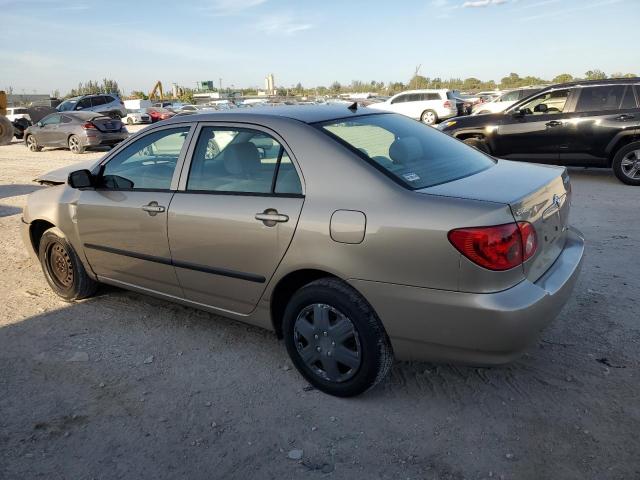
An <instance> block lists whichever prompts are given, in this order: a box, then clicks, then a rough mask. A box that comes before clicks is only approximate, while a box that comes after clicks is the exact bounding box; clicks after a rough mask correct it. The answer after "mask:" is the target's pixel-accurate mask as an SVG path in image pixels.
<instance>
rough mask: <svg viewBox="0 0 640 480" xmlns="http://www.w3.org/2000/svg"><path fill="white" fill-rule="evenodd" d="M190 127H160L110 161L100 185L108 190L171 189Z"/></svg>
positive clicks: (104, 170) (104, 168)
mask: <svg viewBox="0 0 640 480" xmlns="http://www.w3.org/2000/svg"><path fill="white" fill-rule="evenodd" d="M189 129H190V127H188V126H185V127H177V128H168V129H162V130H158V131H156V132H153V133H150V134H148V135H145V136H144V137H142V138H140V139H138V140H136V141H134V142H133V143H131V144H130V145H128V146H127V147H125V148H124V149H123V150H121V151H120V152H118V153H117V154H116V155H115V156H114V157H113V158H111V159H110V160H109V162H107V163H106V164H105V165H104V167H103V169H102V172H101V175H100V183H99V186H100V187H101V188H104V189H108V190H169V189H170V187H171V180H172V178H173V172H174V170H175V168H176V165H177V163H178V159H179V158H180V152H181V151H182V148H183V146H184V143H185V139H186V138H187V135H188V133H189Z"/></svg>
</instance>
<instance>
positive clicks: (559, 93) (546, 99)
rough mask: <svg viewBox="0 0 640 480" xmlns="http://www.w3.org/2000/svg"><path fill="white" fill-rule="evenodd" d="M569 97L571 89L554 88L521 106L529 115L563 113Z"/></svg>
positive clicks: (521, 109) (522, 110)
mask: <svg viewBox="0 0 640 480" xmlns="http://www.w3.org/2000/svg"><path fill="white" fill-rule="evenodd" d="M567 98H569V90H553V91H550V92H546V93H543V94H542V95H538V96H537V97H535V98H533V99H531V100H529V101H528V102H526V103H524V104H523V105H521V106H520V108H519V110H520V111H521V112H523V113H525V114H527V115H553V114H558V113H562V112H563V111H564V107H565V105H566V104H567Z"/></svg>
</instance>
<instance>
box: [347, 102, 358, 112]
mask: <svg viewBox="0 0 640 480" xmlns="http://www.w3.org/2000/svg"><path fill="white" fill-rule="evenodd" d="M348 108H349V110H351V111H352V112H355V111H356V110H358V102H353V103H352V104H351V105H349V107H348Z"/></svg>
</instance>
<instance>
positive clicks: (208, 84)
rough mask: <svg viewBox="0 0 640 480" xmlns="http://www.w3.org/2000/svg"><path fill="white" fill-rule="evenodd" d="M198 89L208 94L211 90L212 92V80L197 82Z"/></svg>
mask: <svg viewBox="0 0 640 480" xmlns="http://www.w3.org/2000/svg"><path fill="white" fill-rule="evenodd" d="M198 87H199V88H198V89H199V90H204V91H205V92H210V91H211V90H213V80H203V81H201V82H198Z"/></svg>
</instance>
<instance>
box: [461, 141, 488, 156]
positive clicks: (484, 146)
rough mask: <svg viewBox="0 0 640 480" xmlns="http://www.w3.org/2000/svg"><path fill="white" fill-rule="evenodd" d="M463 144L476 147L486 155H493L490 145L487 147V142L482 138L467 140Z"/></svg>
mask: <svg viewBox="0 0 640 480" xmlns="http://www.w3.org/2000/svg"><path fill="white" fill-rule="evenodd" d="M462 143H465V144H466V145H469V146H470V147H474V148H477V149H478V150H480V151H481V152H484V153H491V152H490V151H489V145H487V142H485V141H484V140H483V139H481V138H465V139H464V140H463V141H462Z"/></svg>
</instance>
